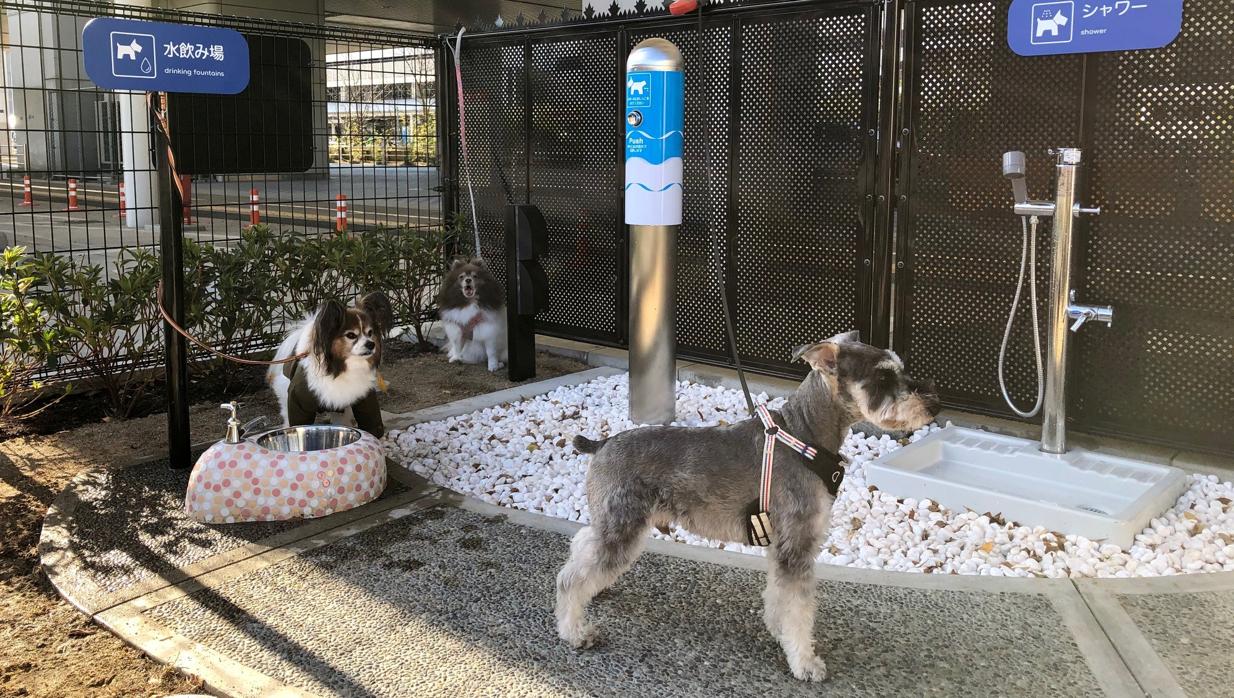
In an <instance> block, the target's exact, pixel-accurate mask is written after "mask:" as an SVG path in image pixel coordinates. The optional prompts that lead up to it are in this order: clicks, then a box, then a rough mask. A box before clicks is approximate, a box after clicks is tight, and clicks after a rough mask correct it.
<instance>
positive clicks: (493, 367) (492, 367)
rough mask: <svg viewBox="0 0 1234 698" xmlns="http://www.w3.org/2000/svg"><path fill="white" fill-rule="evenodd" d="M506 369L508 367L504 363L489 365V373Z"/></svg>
mask: <svg viewBox="0 0 1234 698" xmlns="http://www.w3.org/2000/svg"><path fill="white" fill-rule="evenodd" d="M505 367H506V365H505V364H504V363H502V362H500V361H498V362H497V363H490V364H489V365H488V370H489V371H491V372H497V371H500V370H501V369H503V368H505Z"/></svg>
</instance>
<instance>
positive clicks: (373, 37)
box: [0, 0, 443, 377]
mask: <svg viewBox="0 0 1234 698" xmlns="http://www.w3.org/2000/svg"><path fill="white" fill-rule="evenodd" d="M0 12H2V13H3V35H2V36H0V49H2V51H3V60H4V71H3V80H4V85H3V100H2V106H3V109H4V117H5V123H4V137H3V139H0V246H3V247H8V246H21V247H24V248H25V249H26V251H27V252H28V253H29V254H30V255H53V257H47V258H45V259H46V260H51V259H55V260H57V262H58V263H60V264H62V265H69V268H70V269H71V270H73V271H75V272H77V273H78V276H77V277H76V280H77V282H80V283H86V284H88V283H90V280H89V279H88V278H86V277H83V276H81V273H82V272H84V271H86V270H89V269H91V268H94V267H97V279H96V280H95V282H96V283H97V285H99V286H100V287H108V285H109V284H110V285H111V287H112V288H111V293H112V296H114V294H115V293H116V292H118V291H117V290H116V289H115V288H114V287H115V286H116V283H118V282H120V281H122V280H124V281H125V283H127V284H129V285H130V286H131V289H130V290H131V292H132V293H135V294H139V295H140V294H141V293H146V292H148V291H149V290H150V289H148V288H144V287H142V286H141V285H140V283H139V281H142V280H145V279H146V276H145V275H143V274H144V272H145V271H146V270H147V268H148V267H151V265H153V268H157V259H156V257H154V255H157V253H158V242H159V234H160V233H159V211H158V201H159V192H158V188H159V181H158V173H157V171H156V165H155V158H154V152H153V147H154V139H153V138H152V135H151V119H150V115H149V110H148V107H147V101H146V95H145V94H144V93H136V92H124V91H111V90H103V89H99V88H97V87H96V86H95V85H94V84H93V83H92V82H91V81H90V80H89V79H88V77H87V76H86V73H85V69H84V65H83V59H82V39H81V37H82V29H83V28H84V26H85V25H86V23H87V22H89V21H90V19H92V18H94V17H97V16H122V17H127V18H131V19H139V20H151V21H170V22H177V23H182V24H184V23H187V24H203V25H214V26H222V27H228V28H231V29H234V30H236V31H238V32H240V33H241V34H243V35H244V36H245V38H246V39H247V40H248V42H249V46H250V55H251V70H252V72H253V74H254V76H255V77H256V76H257V75H259V74H260V75H265V76H267V78H268V77H269V76H270V75H281V74H282V73H279V72H278V69H279V68H280V67H281V66H282V65H283V64H284V63H285V61H286V56H285V55H283V53H284V52H283V51H282V50H281V49H280V50H279V51H275V50H272V49H270V48H268V47H269V46H271V45H273V44H271V43H270V41H269V40H270V39H272V38H277V39H280V40H282V41H284V42H286V41H288V40H290V41H293V42H296V43H297V45H299V46H302V49H301V50H302V51H303V54H304V56H305V57H306V62H305V64H304V66H302V67H303V69H304V70H303V74H304V75H305V76H307V83H308V85H307V92H305V90H300V96H299V97H297V98H296V99H298V100H299V101H297V102H295V103H294V104H293V103H292V101H291V100H292V99H293V97H291V96H289V95H290V94H291V92H292V90H290V86H288V89H287V90H284V89H283V87H284V86H283V85H280V84H276V85H275V86H274V87H275V89H274V90H273V91H272V93H266V94H251V92H252V91H250V92H245V93H241V94H240V95H238V96H236V97H234V98H232V99H233V100H236V101H235V102H233V104H232V107H233V108H234V111H235V113H238V114H241V115H246V114H251V113H253V112H257V111H260V110H269V112H270V113H268V114H266V115H265V117H266V118H267V119H269V120H274V121H276V122H277V123H274V125H273V128H274V129H275V131H276V132H278V130H279V129H286V128H291V126H289V125H285V124H283V123H282V122H281V121H278V120H279V119H281V118H282V116H283V114H284V113H285V112H288V111H290V110H292V109H293V108H294V109H297V110H298V112H299V113H298V114H297V115H296V117H297V118H298V119H300V121H301V122H302V123H303V124H305V125H306V128H307V131H308V133H306V134H305V136H306V139H307V140H308V141H309V142H310V146H309V148H308V151H309V152H308V153H307V154H306V155H305V157H306V159H305V160H304V164H305V165H306V167H304V168H303V171H298V172H290V173H271V172H254V173H247V174H225V173H218V174H215V173H211V172H202V173H200V174H193V175H188V174H183V175H181V181H182V183H183V185H184V192H185V194H186V196H185V197H184V201H183V207H182V210H181V211H179V212H178V213H179V215H180V216H181V220H182V222H183V232H184V237H185V239H186V242H187V244H188V245H189V247H188V248H187V250H186V264H188V265H197V266H196V268H190V269H187V270H186V280H187V283H188V284H189V288H188V292H189V297H190V308H189V310H190V313H189V315H190V320H193V319H194V310H196V311H197V315H196V316H195V317H196V319H197V321H198V322H199V323H200V322H206V316H207V315H209V314H210V313H211V312H212V313H213V314H214V316H215V317H212V318H209V321H210V322H212V323H213V324H218V323H220V322H222V321H224V320H226V318H220V317H218V316H219V315H220V314H222V313H227V312H232V313H234V312H235V308H236V307H238V306H237V303H239V304H240V305H243V306H245V308H246V311H247V312H251V313H253V314H254V315H255V316H256V317H257V318H258V320H254V321H252V322H250V323H249V325H248V326H247V327H246V328H245V329H244V330H243V331H235V332H232V333H230V336H220V335H219V334H218V331H217V328H213V327H212V328H210V332H211V333H213V337H214V338H215V339H217V340H220V341H222V342H223V346H222V347H221V348H223V349H229V350H242V351H257V350H260V349H264V348H269V346H270V345H271V342H272V341H273V339H274V338H276V337H277V336H278V335H280V334H281V333H282V332H283V330H284V328H285V326H286V325H287V324H288V323H289V322H293V321H295V320H296V319H298V317H299V316H301V315H302V314H303V312H304V311H305V309H306V308H308V307H312V306H314V305H315V304H316V303H317V302H318V301H319V300H321V299H324V298H325V297H329V296H331V295H336V296H337V295H343V296H346V295H348V294H351V293H353V292H358V291H361V290H372V289H365V288H361V287H362V286H364V285H365V284H368V283H374V284H382V285H391V284H397V283H398V279H399V275H400V271H403V272H407V271H409V270H408V269H407V267H408V265H411V264H414V263H416V262H415V260H411V259H407V258H405V257H404V256H403V255H410V254H416V252H415V250H414V249H412V248H414V247H415V246H416V245H417V244H420V243H422V242H424V241H428V242H429V243H431V242H432V241H435V240H436V241H439V240H440V237H441V234H442V229H443V225H442V223H443V218H442V216H443V211H442V206H441V195H440V181H439V175H438V147H437V140H438V137H437V76H436V60H437V53H436V51H437V47H436V42H435V41H434V40H433V39H431V38H427V37H423V36H417V35H410V34H403V33H395V32H382V31H370V30H358V29H348V28H341V27H331V26H326V25H307V24H296V23H287V22H274V21H267V20H260V19H247V18H236V17H226V16H219V15H207V14H194V13H183V12H166V11H160V10H153V9H144V8H132V7H127V6H115V5H110V4H101V3H92V2H73V1H71V0H70V1H66V2H57V3H45V2H6V3H4V5H3V6H2V8H0ZM267 83H268V80H267ZM306 95H307V99H304V97H305V96H306ZM284 99H285V100H286V103H283V100H284ZM170 103H171V115H170V116H171V123H172V126H173V129H174V128H176V126H177V124H187V123H192V122H193V120H197V121H199V122H202V123H209V124H211V128H212V132H210V133H204V134H198V137H196V138H195V141H194V143H193V144H192V149H193V151H194V152H193V154H194V155H195V156H197V157H196V158H195V159H197V160H199V161H210V162H213V161H216V160H219V161H221V160H227V159H229V158H231V157H232V156H234V155H236V154H237V153H243V152H244V151H245V150H246V149H252V148H260V147H263V143H261V142H260V140H258V139H257V138H254V137H252V136H251V135H250V134H246V133H245V125H244V124H243V123H240V121H242V119H237V123H236V124H234V125H233V124H231V123H229V122H224V123H219V118H220V114H221V113H223V112H220V113H219V114H211V113H209V111H208V110H210V109H215V108H217V107H215V106H210V105H212V104H213V103H211V102H195V101H193V100H191V99H188V98H187V96H180V95H172V99H171V100H170ZM200 105H206V106H201V107H200V108H199V106H200ZM177 106H179V109H180V114H177V113H176V108H177ZM306 111H307V113H304V112H306ZM226 113H231V112H226ZM289 123H290V122H289ZM199 130H200V129H199ZM173 135H174V134H173ZM195 171H198V172H201V170H199V169H198V170H195ZM437 247H438V249H437V251H438V252H441V250H440V249H439V248H440V245H439V244H438V246H437ZM279 255H283V257H282V258H279ZM391 255H393V257H391ZM438 256H440V255H438ZM297 257H299V258H297ZM263 260H264V261H263ZM211 265H213V267H211ZM349 265H350V266H349ZM366 265H367V267H368V268H365V266H366ZM374 265H377V266H380V267H381V269H373V268H372V267H373V266H374ZM207 267H210V268H211V269H214V267H218V268H217V269H214V270H213V271H210V270H208V269H207ZM43 269H44V271H53V272H54V271H55V268H54V267H53V266H51V264H50V262H48V263H47V264H45V265H44V267H43ZM60 271H62V272H63V271H64V269H61V270H60ZM224 271H226V272H227V273H229V274H237V273H238V274H241V276H240V277H239V278H228V279H226V280H221V275H222V274H223V272H224ZM257 276H261V279H260V280H259V279H257V278H255V277H257ZM67 278H68V277H66V276H63V275H62V279H61V280H62V281H64V280H65V279H67ZM149 278H150V279H151V280H153V279H156V278H157V274H155V275H153V276H150V277H149ZM80 283H79V284H78V285H80ZM195 283H197V284H199V286H198V287H195V286H194V284H195ZM225 286H226V288H225ZM232 287H235V290H236V293H237V294H238V295H234V296H233V297H231V298H230V299H227V302H226V303H224V302H223V301H221V300H220V296H221V295H222V294H224V293H225V292H227V289H228V288H232ZM257 289H260V292H258V291H257ZM380 290H386V291H398V290H399V289H388V288H381V289H380ZM240 291H243V292H244V293H242V294H241V293H239V292H240ZM66 293H68V294H69V295H71V296H72V298H71V300H72V301H73V302H74V303H75V304H76V307H75V308H74V309H73V312H75V313H77V314H78V315H80V316H90V315H97V314H100V313H103V310H104V309H102V308H100V307H97V306H94V307H92V306H91V305H90V304H89V303H87V302H86V295H87V294H85V293H83V290H82V289H81V288H79V287H77V286H72V285H71V284H70V287H69V288H68V291H66ZM262 294H264V295H262ZM404 295H406V294H404ZM109 297H111V296H109ZM151 297H152V296H151ZM113 300H114V298H113ZM419 300H422V299H417V302H416V303H411V302H407V303H403V304H401V305H400V304H399V303H397V302H396V308H397V309H398V310H399V311H400V316H401V317H400V318H399V319H400V320H401V321H408V320H413V319H416V318H414V317H412V315H417V316H418V314H419V313H420V312H421V311H422V310H423V308H422V307H420V304H419V303H418V301H419ZM194 302H195V303H196V304H197V305H196V306H194V305H193V303H194ZM229 304H230V305H229ZM147 305H150V308H149V309H148V310H147V309H146V308H144V307H143V308H140V309H134V312H139V314H140V315H141V317H142V318H145V317H146V314H147V312H148V311H153V306H152V303H149V304H147ZM413 306H415V307H413ZM67 312H69V311H67V310H66V313H67ZM104 314H105V313H104ZM117 319H118V318H117ZM147 319H148V318H147ZM136 324H137V325H139V329H138V330H137V331H138V332H141V333H146V332H148V331H149V328H150V327H152V326H154V325H152V324H151V323H150V322H145V321H140V322H136ZM254 333H256V334H254ZM153 334H155V335H157V334H159V333H158V332H153ZM130 349H131V350H132V351H131V355H129V356H127V357H125V359H126V360H127V361H128V362H130V363H132V364H134V365H141V364H149V365H154V364H156V363H157V361H158V352H159V351H160V350H161V342H159V341H155V340H154V338H153V337H151V338H150V341H148V342H144V343H142V344H141V345H140V346H135V347H130ZM81 370H82V367H81V366H80V362H79V361H77V360H76V359H75V358H74V357H72V356H70V357H67V358H65V359H64V360H62V361H61V362H60V363H58V365H57V366H56V368H55V373H56V374H57V375H59V376H61V377H72V376H74V375H76V374H78V373H80V372H81Z"/></svg>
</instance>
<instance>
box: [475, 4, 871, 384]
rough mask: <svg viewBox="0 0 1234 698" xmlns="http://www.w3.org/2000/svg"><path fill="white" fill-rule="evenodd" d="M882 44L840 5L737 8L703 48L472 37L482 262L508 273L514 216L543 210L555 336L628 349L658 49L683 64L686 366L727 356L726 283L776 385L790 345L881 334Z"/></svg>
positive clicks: (755, 355)
mask: <svg viewBox="0 0 1234 698" xmlns="http://www.w3.org/2000/svg"><path fill="white" fill-rule="evenodd" d="M877 28H878V10H877V8H876V7H875V6H873V5H871V4H870V3H868V2H830V3H794V4H793V6H791V7H787V8H783V9H778V10H772V9H768V8H757V7H755V8H749V7H736V6H733V7H731V8H730V7H725V8H722V9H719V10H717V11H716V12H714V13H712V14H710V15H709V16H708V18H707V20H706V24H705V27H704V33H703V36H702V37H701V40H700V37H699V35H698V34H697V32H696V29H695V25H694V21H693V20H692V19H690V18H685V19H669V18H667V17H664V18H660V17H657V18H656V21H655V22H654V23H650V22H648V21H646V19H645V17H644V18H643V19H639V18H635V19H634V21H631V22H628V23H627V22H599V23H598V24H596V25H594V26H566V27H563V28H560V29H554V30H551V31H539V32H515V33H509V34H489V35H486V36H483V37H480V38H472V39H465V40H464V50H463V56H462V60H461V62H462V65H463V93H464V99H465V108H466V120H467V134H468V144H469V150H470V152H469V153H468V159H467V161H466V162H465V163H462V166H463V167H466V168H467V172H468V173H469V174H470V175H471V178H472V184H473V186H474V188H475V194H476V204H477V218H478V220H479V223H480V232H481V238H482V241H483V242H482V244H483V246H484V250H483V252H484V254H485V256H486V257H488V258H490V259H500V258H501V256H502V251H503V249H504V248H503V244H502V234H503V232H502V229H501V226H502V210H503V207H504V206H505V204H506V203H507V202H519V203H522V202H528V203H533V204H536V205H537V206H539V207H540V209H541V210H542V211H543V213H544V215H545V219H546V221H547V222H548V228H549V252H548V255H547V256H546V258H545V259H544V260H543V264H544V266H545V269H546V271H547V273H548V275H549V279H550V282H551V284H550V296H551V303H552V309H551V310H549V311H548V312H546V313H545V314H544V315H543V316H542V317H541V318H539V320H540V327H541V329H542V330H543V331H545V332H547V333H550V334H555V335H559V336H564V337H571V338H578V339H587V340H591V341H598V342H601V343H607V344H613V345H623V344H624V343H625V341H626V332H627V324H628V320H627V311H626V305H627V297H628V284H627V280H626V273H627V263H626V257H627V244H628V241H627V239H626V232H625V225H624V223H623V209H622V183H623V180H622V172H623V162H624V159H623V158H624V153H623V150H622V142H623V141H622V134H623V130H622V129H623V126H622V113H623V112H622V110H623V108H624V102H623V100H624V93H623V91H622V90H621V88H620V84H621V75H622V74H623V73H624V70H625V59H626V55H627V54H628V52H629V50H630V47H631V46H633V45H635V44H637V43H638V42H639V41H641V40H643V39H645V38H648V37H652V36H663V37H665V38H668V39H669V40H671V41H674V42H675V43H677V44H678V46H679V47H680V48H681V49H682V52H683V54H684V56H685V58H686V75H685V79H686V84H687V92H686V95H687V96H686V130H685V148H686V152H685V185H686V186H685V191H686V195H685V202H684V207H685V216H684V218H685V223H684V225H683V226H682V228H681V231H680V237H679V254H678V265H679V279H678V291H677V307H678V318H677V326H678V344H679V346H680V348H681V350H682V353H683V354H684V355H686V356H691V357H698V358H705V359H708V360H712V361H723V360H724V357H725V356H726V355H727V350H726V344H725V340H724V334H723V325H722V317H723V316H722V314H721V312H722V310H721V307H720V288H719V284H721V283H723V284H726V285H727V290H728V295H729V298H730V299H732V300H733V302H734V304H735V307H736V311H737V313H738V316H739V317H740V318H741V322H740V323H738V344H739V346H740V348H741V351H742V353H743V355H745V356H746V357H747V360H749V361H750V363H751V364H752V365H754V366H756V367H759V368H762V369H764V370H770V371H778V372H791V371H792V370H793V368H792V367H791V366H790V365H789V363H788V358H789V354H790V352H791V349H792V347H793V346H794V343H796V344H800V343H801V342H804V341H806V340H808V339H817V338H818V337H819V336H822V335H824V334H826V333H835V332H839V331H843V330H849V329H852V328H854V327H860V328H863V329H868V327H869V321H868V318H867V317H866V314H865V309H864V308H863V307H862V305H861V303H862V299H864V297H865V295H866V294H864V293H861V292H859V288H860V287H862V286H863V285H864V284H867V283H868V277H867V275H868V272H869V266H868V265H865V264H863V263H862V260H863V259H865V254H866V253H865V247H866V244H867V243H866V241H867V239H868V233H867V231H866V226H867V221H868V219H869V217H870V216H871V215H872V213H873V204H872V194H871V188H870V187H871V184H872V180H871V177H870V175H871V174H872V170H870V169H869V168H868V167H867V166H866V165H867V163H869V162H870V161H871V159H872V157H873V149H874V147H875V145H876V143H875V138H874V136H875V127H876V126H877V121H876V119H877V111H876V99H875V97H876V94H877V86H878V79H879V71H878V53H877V42H876V40H877ZM700 48H701V53H700ZM703 61H705V62H706V69H705V72H706V75H707V82H706V85H703V86H701V87H700V83H701V82H702V76H703V72H704V70H703V65H702V62H703ZM704 124H706V128H705V129H704ZM707 150H710V153H709V157H708V154H707V153H706V151H707ZM708 162H710V166H711V172H710V173H708V172H707V171H706V163H708ZM463 210H466V208H465V207H464V209H463ZM495 266H496V267H497V268H502V265H501V264H496V265H495Z"/></svg>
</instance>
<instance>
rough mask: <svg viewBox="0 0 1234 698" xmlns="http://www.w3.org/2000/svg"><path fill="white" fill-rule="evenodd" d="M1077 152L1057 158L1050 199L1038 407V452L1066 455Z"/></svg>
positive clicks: (1067, 150)
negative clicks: (1047, 288)
mask: <svg viewBox="0 0 1234 698" xmlns="http://www.w3.org/2000/svg"><path fill="white" fill-rule="evenodd" d="M1080 156H1081V154H1080V151H1079V150H1078V149H1076V148H1064V149H1062V150H1061V151H1059V156H1058V186H1057V190H1056V191H1057V193H1056V194H1055V200H1054V259H1053V261H1052V263H1051V267H1050V309H1049V318H1050V320H1049V339H1048V341H1047V343H1046V353H1047V357H1046V367H1045V402H1044V405H1043V407H1042V410H1043V411H1042V422H1041V450H1042V451H1044V452H1046V453H1066V452H1067V341H1068V339H1069V335H1070V334H1071V333H1070V331H1069V329H1068V319H1067V306H1068V303H1069V300H1070V298H1069V296H1070V294H1071V236H1072V229H1073V226H1074V224H1075V219H1076V213H1077V211H1076V205H1075V203H1076V201H1075V199H1076V187H1077V185H1078V181H1079V174H1080Z"/></svg>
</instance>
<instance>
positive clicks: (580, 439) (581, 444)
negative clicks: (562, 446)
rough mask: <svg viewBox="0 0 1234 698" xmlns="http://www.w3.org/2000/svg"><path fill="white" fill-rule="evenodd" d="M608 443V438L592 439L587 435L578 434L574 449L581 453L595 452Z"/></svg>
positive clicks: (575, 438)
mask: <svg viewBox="0 0 1234 698" xmlns="http://www.w3.org/2000/svg"><path fill="white" fill-rule="evenodd" d="M606 443H608V439H600V440H599V441H592V440H591V439H589V438H587V437H586V436H576V437H574V450H576V451H578V452H579V453H595V452H596V451H599V450H600V449H601V448H603V447H604V444H606Z"/></svg>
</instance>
